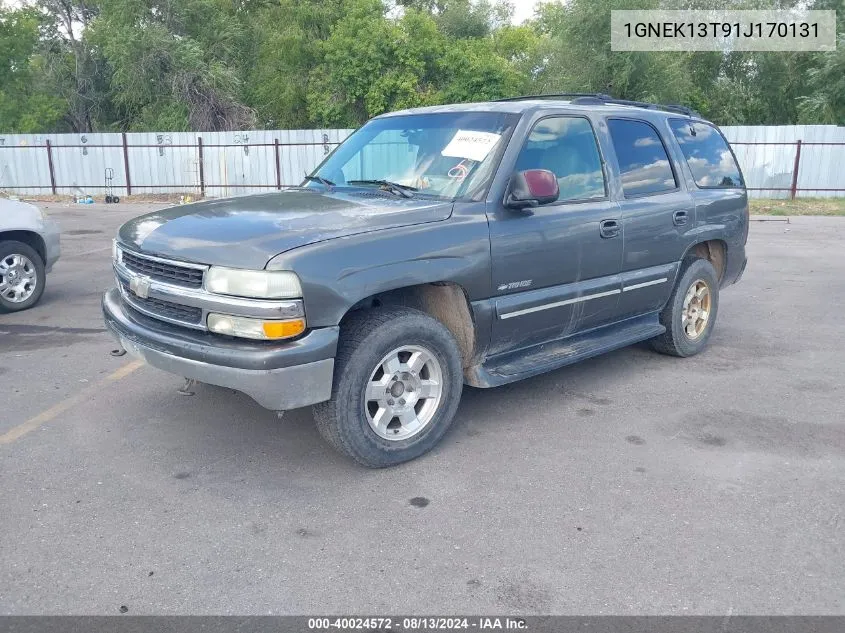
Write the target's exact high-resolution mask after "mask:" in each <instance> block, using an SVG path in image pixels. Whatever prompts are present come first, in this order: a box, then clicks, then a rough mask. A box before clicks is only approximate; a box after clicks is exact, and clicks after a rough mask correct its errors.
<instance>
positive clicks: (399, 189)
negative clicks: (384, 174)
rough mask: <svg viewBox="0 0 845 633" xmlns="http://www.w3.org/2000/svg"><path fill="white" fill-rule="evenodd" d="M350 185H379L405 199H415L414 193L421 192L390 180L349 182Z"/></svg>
mask: <svg viewBox="0 0 845 633" xmlns="http://www.w3.org/2000/svg"><path fill="white" fill-rule="evenodd" d="M347 183H348V184H350V185H379V186H381V188H382V189H384V190H385V191H389V192H390V193H393V194H396V195H397V196H402V197H403V198H413V197H414V196H413V194H412V193H411V192H412V191H419V189H417V188H416V187H412V186H411V185H402V184H399V183H398V182H390V181H389V180H348V181H347Z"/></svg>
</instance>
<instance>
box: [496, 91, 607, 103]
mask: <svg viewBox="0 0 845 633" xmlns="http://www.w3.org/2000/svg"><path fill="white" fill-rule="evenodd" d="M572 97H575V98H578V97H596V98H597V99H612V98H613V97H611V96H610V95H606V94H602V93H600V92H553V93H548V94H542V95H522V96H521V97H505V98H504V99H496V101H532V100H534V99H561V98H564V99H570V98H572Z"/></svg>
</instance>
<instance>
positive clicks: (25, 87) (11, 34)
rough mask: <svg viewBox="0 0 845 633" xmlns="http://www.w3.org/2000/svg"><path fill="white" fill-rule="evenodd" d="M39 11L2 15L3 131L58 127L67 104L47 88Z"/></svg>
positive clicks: (0, 75) (0, 96) (0, 87)
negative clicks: (40, 49) (43, 79)
mask: <svg viewBox="0 0 845 633" xmlns="http://www.w3.org/2000/svg"><path fill="white" fill-rule="evenodd" d="M39 26H40V16H39V14H38V12H37V11H34V10H31V9H20V10H16V11H8V12H0V130H9V131H13V132H42V131H46V130H49V129H51V128H53V127H54V126H56V125H57V124H58V122H59V121H60V120H61V118H62V115H63V113H64V106H65V104H64V103H63V102H62V100H61V99H60V98H58V97H55V96H53V95H51V94H50V93H49V91H48V90H46V89H45V86H44V85H43V82H42V81H41V77H42V76H43V72H42V71H43V58H42V57H41V56H40V55H38V52H37V49H38V29H39Z"/></svg>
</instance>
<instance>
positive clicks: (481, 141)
mask: <svg viewBox="0 0 845 633" xmlns="http://www.w3.org/2000/svg"><path fill="white" fill-rule="evenodd" d="M517 119H518V115H514V114H505V113H498V112H449V113H437V114H412V115H404V116H391V117H385V118H382V119H374V120H372V121H370V122H369V123H367V124H366V125H364V126H363V127H362V128H360V129H359V130H358V131H357V132H355V133H354V134H353V135H352V136H350V137H349V138H348V139H347V140H346V141H345V142H344V143H343V144H342V145H341V146H340V147H338V148H337V149H336V150H335V151H334V153H332V154H331V155H330V156H329V157H328V158H327V159H326V160H325V162H323V164H322V165H320V166H319V167H318V168H317V170H316V171H315V172H314V173H313V174H312V175H311V176H310V177H309V178H308V179H307V183H306V185H305V186H307V187H316V188H325V187H326V186H332V185H333V186H337V187H338V188H344V187H379V188H382V189H386V190H388V191H392V192H394V193H396V194H397V195H398V194H402V195H405V196H413V197H418V196H419V197H432V198H442V199H450V200H451V199H455V198H459V197H468V198H470V197H474V196H476V195H477V194H479V193H482V192H483V191H484V190H486V187H487V184H488V183H489V182H490V179H491V178H492V176H493V172H494V171H495V167H496V163H497V162H498V156H499V154H500V153H501V149H502V147H503V146H504V143H505V142H506V140H507V137H508V134H509V133H510V131H511V128H512V127H513V125H514V124H515V122H516V120H517ZM395 185H399V187H396V186H395Z"/></svg>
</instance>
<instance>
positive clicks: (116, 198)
mask: <svg viewBox="0 0 845 633" xmlns="http://www.w3.org/2000/svg"><path fill="white" fill-rule="evenodd" d="M111 201H112V204H117V203H118V202H120V196H112V197H111Z"/></svg>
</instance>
